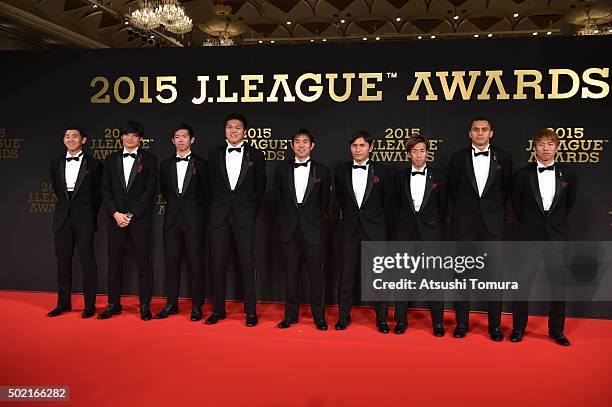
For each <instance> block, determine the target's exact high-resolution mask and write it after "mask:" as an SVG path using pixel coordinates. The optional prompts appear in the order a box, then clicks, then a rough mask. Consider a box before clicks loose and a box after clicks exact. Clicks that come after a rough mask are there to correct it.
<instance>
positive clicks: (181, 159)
mask: <svg viewBox="0 0 612 407" xmlns="http://www.w3.org/2000/svg"><path fill="white" fill-rule="evenodd" d="M189 157H191V156H190V155H188V156H187V157H183V158H181V157H176V162H177V163H178V162H181V161H187V162H189Z"/></svg>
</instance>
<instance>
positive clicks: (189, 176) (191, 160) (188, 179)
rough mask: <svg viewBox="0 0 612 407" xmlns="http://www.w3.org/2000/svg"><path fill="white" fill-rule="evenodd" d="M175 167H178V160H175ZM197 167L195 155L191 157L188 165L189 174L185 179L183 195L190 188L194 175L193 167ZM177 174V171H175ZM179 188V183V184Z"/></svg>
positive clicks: (187, 173) (186, 174)
mask: <svg viewBox="0 0 612 407" xmlns="http://www.w3.org/2000/svg"><path fill="white" fill-rule="evenodd" d="M174 166H175V167H176V160H174ZM194 166H195V158H194V157H193V154H192V155H191V157H189V162H188V163H187V172H186V173H185V179H183V189H182V191H183V195H185V192H187V187H189V183H190V182H191V176H192V175H193V167H194ZM174 173H175V174H176V171H174ZM177 186H178V182H177Z"/></svg>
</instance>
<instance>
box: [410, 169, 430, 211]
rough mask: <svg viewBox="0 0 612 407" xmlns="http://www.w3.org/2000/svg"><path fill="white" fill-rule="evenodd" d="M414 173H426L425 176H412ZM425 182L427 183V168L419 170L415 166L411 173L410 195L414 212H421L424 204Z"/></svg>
mask: <svg viewBox="0 0 612 407" xmlns="http://www.w3.org/2000/svg"><path fill="white" fill-rule="evenodd" d="M412 171H419V172H423V171H425V175H424V176H423V175H412ZM425 181H427V166H425V167H423V168H421V169H420V170H417V169H416V168H414V165H413V166H412V170H411V172H410V195H412V203H413V204H414V210H415V211H417V212H418V211H420V210H421V204H422V203H423V196H424V195H425Z"/></svg>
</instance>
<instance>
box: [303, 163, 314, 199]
mask: <svg viewBox="0 0 612 407" xmlns="http://www.w3.org/2000/svg"><path fill="white" fill-rule="evenodd" d="M316 177H317V167H316V165H315V163H313V162H312V161H311V162H310V171H309V172H308V184H306V192H304V199H302V203H306V201H307V200H308V197H309V196H310V193H311V192H312V190H313V189H314V184H315V178H316Z"/></svg>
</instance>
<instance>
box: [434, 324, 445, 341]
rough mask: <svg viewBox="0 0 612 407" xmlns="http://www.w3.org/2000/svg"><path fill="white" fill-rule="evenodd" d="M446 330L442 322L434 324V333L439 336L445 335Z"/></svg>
mask: <svg viewBox="0 0 612 407" xmlns="http://www.w3.org/2000/svg"><path fill="white" fill-rule="evenodd" d="M445 333H446V332H445V331H444V325H442V324H433V334H434V336H437V337H438V338H439V337H441V336H444V334H445Z"/></svg>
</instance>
